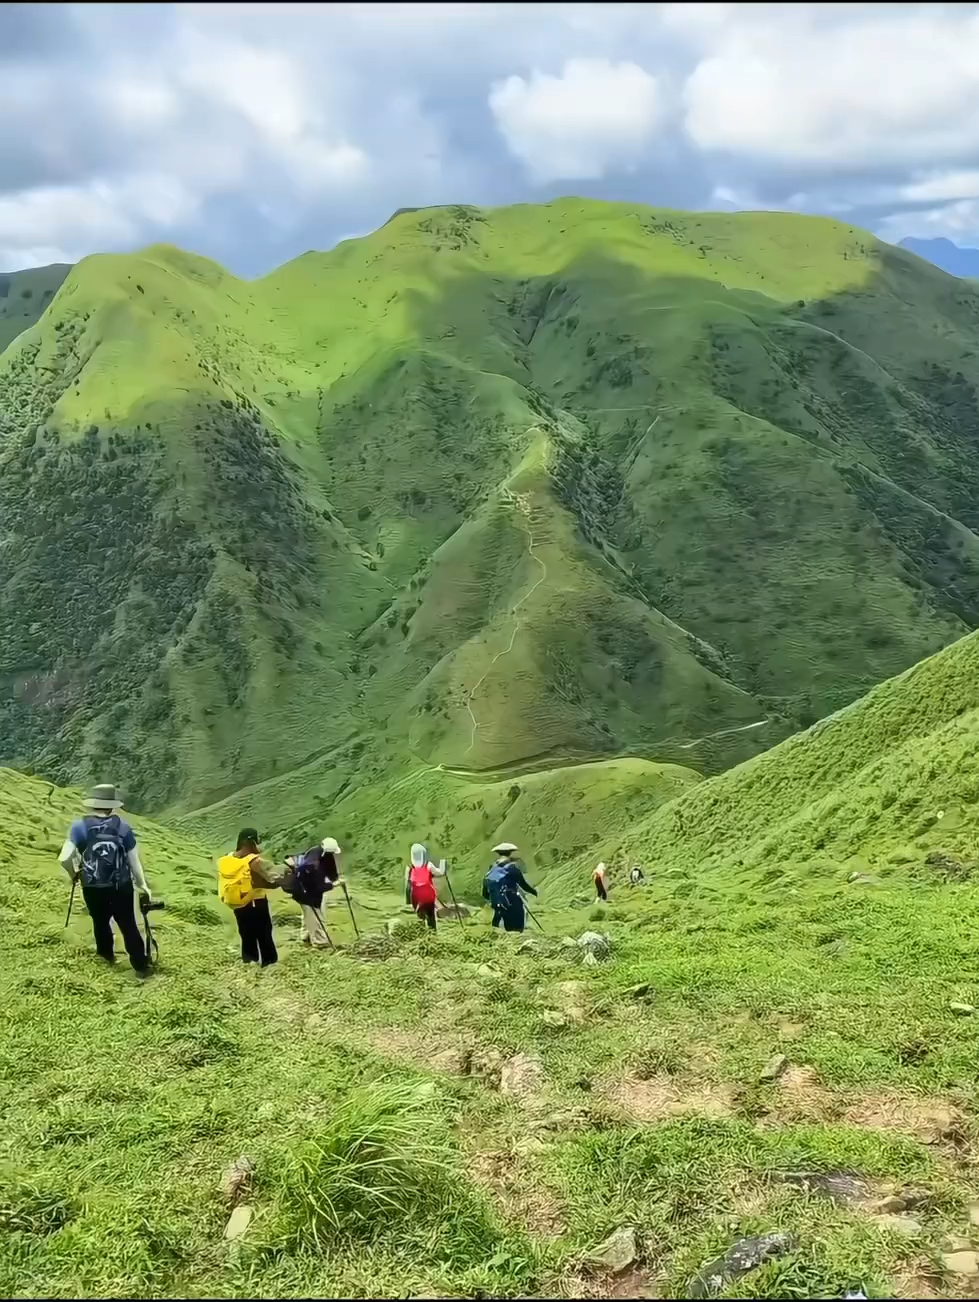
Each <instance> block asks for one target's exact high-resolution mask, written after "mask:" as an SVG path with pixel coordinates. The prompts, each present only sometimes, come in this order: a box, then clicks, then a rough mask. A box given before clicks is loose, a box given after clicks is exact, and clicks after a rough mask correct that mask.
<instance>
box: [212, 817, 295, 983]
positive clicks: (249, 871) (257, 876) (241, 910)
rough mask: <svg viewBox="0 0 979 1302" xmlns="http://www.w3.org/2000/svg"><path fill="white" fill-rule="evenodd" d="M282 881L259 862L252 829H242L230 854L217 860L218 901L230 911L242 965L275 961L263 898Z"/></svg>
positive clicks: (269, 916)
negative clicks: (236, 931) (235, 928)
mask: <svg viewBox="0 0 979 1302" xmlns="http://www.w3.org/2000/svg"><path fill="white" fill-rule="evenodd" d="M283 877H284V873H282V872H280V871H279V870H278V869H277V868H276V867H275V866H274V865H273V864H271V863H269V861H268V860H267V859H263V858H262V852H261V850H260V849H259V844H258V833H257V832H256V831H255V829H254V828H253V827H245V828H242V830H241V831H240V832H239V833H238V841H237V844H236V845H235V852H234V854H226V855H224V856H223V857H222V858H221V859H219V860H218V898H219V899H220V901H221V903H222V904H227V905H228V907H229V908H231V909H233V910H234V915H235V922H236V923H237V925H238V935H239V936H240V937H241V961H242V962H243V963H260V964H261V965H262V967H269V966H270V964H272V963H275V962H276V961H277V960H278V957H279V954H278V951H277V950H276V948H275V938H274V937H273V935H272V914H271V913H270V912H269V902H268V898H267V896H268V892H269V890H271V889H273V888H274V887H276V886H281V885H282V881H283Z"/></svg>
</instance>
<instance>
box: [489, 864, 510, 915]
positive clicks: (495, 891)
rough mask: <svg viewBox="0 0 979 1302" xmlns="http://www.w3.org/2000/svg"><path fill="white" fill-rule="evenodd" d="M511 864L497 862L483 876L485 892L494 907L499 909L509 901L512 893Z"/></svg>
mask: <svg viewBox="0 0 979 1302" xmlns="http://www.w3.org/2000/svg"><path fill="white" fill-rule="evenodd" d="M510 888H511V882H510V865H509V864H508V863H497V864H494V865H493V867H492V868H491V869H490V870H489V872H488V873H487V874H486V876H485V877H484V878H483V894H484V895H485V896H486V898H487V899H488V900H489V902H490V904H492V906H493V908H494V909H499V908H501V907H503V905H504V904H505V903H506V902H507V897H508V896H509V894H510Z"/></svg>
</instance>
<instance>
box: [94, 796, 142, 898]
mask: <svg viewBox="0 0 979 1302" xmlns="http://www.w3.org/2000/svg"><path fill="white" fill-rule="evenodd" d="M132 884H133V875H132V872H131V870H130V868H129V856H128V853H127V851H126V847H125V846H124V845H123V843H122V826H121V823H120V820H119V817H118V815H117V814H111V815H110V816H109V817H108V818H86V819H85V849H84V851H83V852H82V885H83V886H97V887H102V888H104V889H106V890H122V889H123V888H125V887H126V886H130V887H131V886H132Z"/></svg>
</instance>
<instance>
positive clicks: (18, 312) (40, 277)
mask: <svg viewBox="0 0 979 1302" xmlns="http://www.w3.org/2000/svg"><path fill="white" fill-rule="evenodd" d="M69 271H71V267H70V266H69V264H68V263H62V262H56V263H52V264H51V266H49V267H31V268H29V269H28V270H27V271H0V353H2V352H3V350H4V349H5V348H6V347H7V345H8V344H9V343H11V342H12V341H13V340H14V339H16V338H17V336H18V335H19V334H23V332H24V331H25V330H29V329H30V328H31V326H32V325H34V324H35V323H36V322H37V321H38V320H39V319H40V317H41V313H42V312H43V311H44V310H45V308H47V306H48V304H49V303H50V302H51V300H52V299H53V298H54V296H55V294H57V292H58V290H59V289H60V288H61V286H62V285H63V284H64V280H65V277H66V276H67V275H68V272H69Z"/></svg>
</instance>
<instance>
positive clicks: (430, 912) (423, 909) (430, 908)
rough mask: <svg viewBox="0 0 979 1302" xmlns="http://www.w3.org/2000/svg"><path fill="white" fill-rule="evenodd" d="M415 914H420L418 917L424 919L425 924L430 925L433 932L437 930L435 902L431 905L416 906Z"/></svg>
mask: <svg viewBox="0 0 979 1302" xmlns="http://www.w3.org/2000/svg"><path fill="white" fill-rule="evenodd" d="M415 912H416V913H417V914H418V916H419V917H420V918H421V919H423V920H424V921H425V922H427V923H428V926H429V929H430V930H431V931H434V930H435V901H434V900H432V902H431V904H416V905H415Z"/></svg>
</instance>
